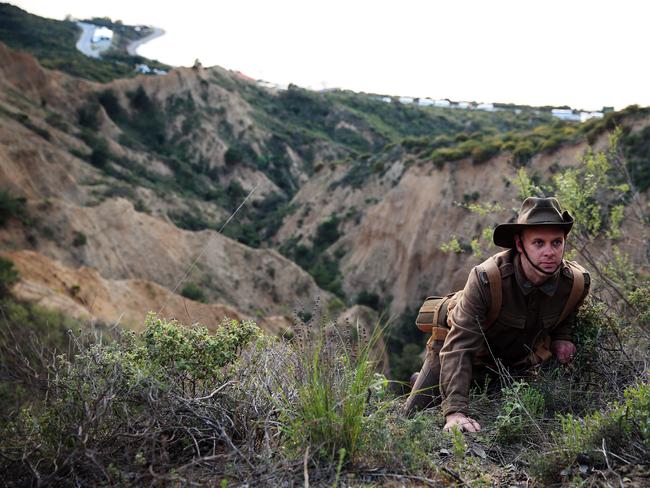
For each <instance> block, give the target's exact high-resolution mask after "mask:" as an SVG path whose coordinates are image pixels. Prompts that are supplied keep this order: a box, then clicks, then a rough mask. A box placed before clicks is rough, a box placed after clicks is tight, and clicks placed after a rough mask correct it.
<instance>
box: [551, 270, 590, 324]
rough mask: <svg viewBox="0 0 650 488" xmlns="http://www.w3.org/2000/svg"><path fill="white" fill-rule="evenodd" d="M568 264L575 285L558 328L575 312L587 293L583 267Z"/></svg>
mask: <svg viewBox="0 0 650 488" xmlns="http://www.w3.org/2000/svg"><path fill="white" fill-rule="evenodd" d="M567 264H568V265H569V269H570V270H571V273H572V274H573V284H572V285H571V293H570V294H569V299H568V300H567V301H566V304H565V305H564V308H563V309H562V313H561V314H560V318H559V319H558V321H557V323H556V324H555V325H556V326H557V325H559V324H561V323H562V321H563V320H564V319H566V318H567V317H568V316H569V314H570V313H571V312H573V310H574V309H575V308H576V305H577V304H578V301H579V300H580V298H581V297H582V294H583V293H584V291H585V275H584V274H583V272H584V271H585V270H584V269H583V268H582V266H579V265H577V264H574V263H572V262H570V261H567Z"/></svg>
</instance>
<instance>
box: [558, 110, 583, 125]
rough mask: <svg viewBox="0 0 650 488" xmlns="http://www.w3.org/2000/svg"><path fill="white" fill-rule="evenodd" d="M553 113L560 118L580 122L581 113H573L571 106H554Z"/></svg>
mask: <svg viewBox="0 0 650 488" xmlns="http://www.w3.org/2000/svg"><path fill="white" fill-rule="evenodd" d="M551 115H552V116H553V117H557V118H558V119H560V120H570V121H573V122H580V114H576V113H573V110H572V109H570V108H554V109H552V110H551Z"/></svg>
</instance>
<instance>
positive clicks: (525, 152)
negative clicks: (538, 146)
mask: <svg viewBox="0 0 650 488" xmlns="http://www.w3.org/2000/svg"><path fill="white" fill-rule="evenodd" d="M534 154H535V147H534V146H533V144H532V143H531V142H529V141H521V142H519V144H517V147H515V149H514V151H512V158H513V160H514V161H515V162H516V163H517V164H519V165H521V166H525V165H526V164H528V162H529V161H530V159H531V158H532V157H533V155H534Z"/></svg>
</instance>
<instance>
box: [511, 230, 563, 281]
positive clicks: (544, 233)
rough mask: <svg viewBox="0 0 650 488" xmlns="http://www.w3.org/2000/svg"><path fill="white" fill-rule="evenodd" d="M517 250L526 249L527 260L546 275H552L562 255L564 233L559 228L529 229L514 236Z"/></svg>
mask: <svg viewBox="0 0 650 488" xmlns="http://www.w3.org/2000/svg"><path fill="white" fill-rule="evenodd" d="M515 243H516V244H517V250H518V251H519V252H522V249H521V246H522V245H523V246H524V247H525V248H526V253H527V254H528V258H529V259H530V260H531V261H532V262H533V263H534V264H536V265H537V266H539V267H540V268H541V269H543V270H544V271H546V272H547V273H554V272H555V270H556V269H557V268H558V266H559V265H560V263H561V262H562V256H563V255H564V231H563V230H562V229H561V228H559V227H548V226H540V227H529V228H527V229H524V231H523V232H522V234H521V239H519V236H515Z"/></svg>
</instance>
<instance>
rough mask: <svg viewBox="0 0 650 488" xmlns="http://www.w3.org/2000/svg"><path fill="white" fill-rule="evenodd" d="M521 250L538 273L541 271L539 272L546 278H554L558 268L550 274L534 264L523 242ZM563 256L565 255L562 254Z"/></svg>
mask: <svg viewBox="0 0 650 488" xmlns="http://www.w3.org/2000/svg"><path fill="white" fill-rule="evenodd" d="M521 250H522V251H523V252H524V256H525V257H526V261H528V263H529V264H530V265H531V266H532V267H533V268H535V269H536V270H537V271H539V272H540V273H542V274H543V275H546V276H553V275H554V274H555V273H556V272H557V268H555V271H553V272H552V273H551V272H548V271H544V270H543V269H542V268H540V267H539V266H537V265H536V264H535V263H533V262H532V261H531V259H530V258H529V257H528V253H527V252H526V248H525V247H524V243H523V241H522V242H521ZM562 254H564V253H562ZM558 267H559V266H558Z"/></svg>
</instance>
